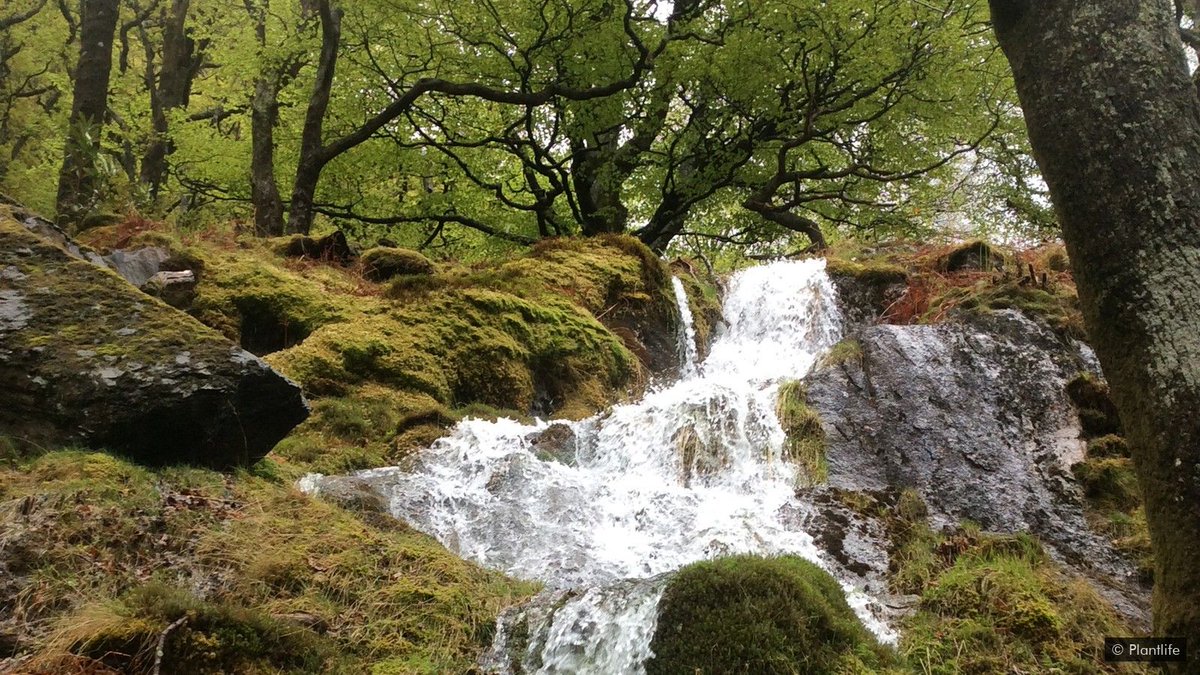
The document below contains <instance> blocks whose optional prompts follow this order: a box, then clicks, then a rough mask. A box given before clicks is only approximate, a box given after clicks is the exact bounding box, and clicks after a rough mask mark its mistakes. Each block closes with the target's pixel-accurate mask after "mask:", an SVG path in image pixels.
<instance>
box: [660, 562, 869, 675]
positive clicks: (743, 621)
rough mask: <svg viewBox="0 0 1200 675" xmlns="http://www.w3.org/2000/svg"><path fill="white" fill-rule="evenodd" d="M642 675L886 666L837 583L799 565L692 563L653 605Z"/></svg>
mask: <svg viewBox="0 0 1200 675" xmlns="http://www.w3.org/2000/svg"><path fill="white" fill-rule="evenodd" d="M650 648H651V650H652V651H653V652H654V657H653V658H652V659H650V660H649V661H648V662H647V663H646V672H647V674H648V675H659V674H665V673H671V674H676V673H678V674H682V673H687V674H689V675H691V674H694V673H755V674H759V673H761V674H763V675H768V674H770V673H781V674H782V673H812V674H813V675H820V674H822V673H849V672H872V669H877V668H879V667H880V666H885V665H887V664H888V663H889V662H890V660H891V655H890V653H889V652H888V651H887V650H886V649H885V648H883V647H881V646H880V645H879V644H878V643H877V642H876V641H875V639H874V637H873V636H872V635H871V634H870V633H869V632H868V631H867V630H866V628H864V627H863V625H862V623H861V622H859V620H858V617H856V616H855V615H854V612H853V611H852V610H851V609H850V607H849V605H847V604H846V598H845V596H844V595H843V593H842V589H841V587H840V586H838V583H837V582H836V581H835V580H834V579H833V577H831V576H829V574H827V573H826V572H825V571H824V570H822V569H820V568H819V567H817V566H816V565H814V564H813V563H810V562H808V561H807V560H804V559H802V558H796V557H780V558H759V557H754V556H736V557H731V558H722V559H718V560H713V561H708V562H701V563H696V564H693V565H689V566H688V567H685V568H683V569H682V570H680V571H679V572H678V573H677V574H676V575H675V577H674V578H672V579H671V581H670V583H669V584H668V586H667V589H666V592H665V593H664V594H663V599H662V602H661V603H660V605H659V614H658V628H657V630H656V631H655V634H654V639H653V641H652V642H651V645H650Z"/></svg>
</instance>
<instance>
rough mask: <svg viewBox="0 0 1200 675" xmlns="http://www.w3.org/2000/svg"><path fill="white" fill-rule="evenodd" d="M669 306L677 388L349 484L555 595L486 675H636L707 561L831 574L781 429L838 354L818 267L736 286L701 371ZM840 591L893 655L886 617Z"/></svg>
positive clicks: (864, 599)
mask: <svg viewBox="0 0 1200 675" xmlns="http://www.w3.org/2000/svg"><path fill="white" fill-rule="evenodd" d="M675 294H676V299H677V301H678V302H679V308H680V315H681V318H682V321H683V326H682V330H681V335H682V336H683V338H684V339H682V340H681V343H680V359H681V364H682V368H681V377H680V379H679V380H678V381H675V382H673V383H669V384H666V385H663V386H660V387H657V388H654V389H652V390H651V391H649V392H648V393H647V394H646V395H645V396H644V397H642V399H641V400H639V401H637V402H633V403H628V404H623V405H618V406H615V407H613V408H612V409H611V410H609V411H607V412H604V413H602V414H600V415H597V416H594V417H591V418H588V419H585V420H582V421H579V422H569V423H564V422H553V423H552V422H546V421H538V422H537V423H535V424H521V423H518V422H515V421H512V420H505V419H502V420H498V421H495V422H492V421H484V420H474V419H468V420H464V421H463V422H461V423H459V424H458V426H457V427H456V428H455V429H454V431H453V432H452V433H451V434H450V435H449V436H447V437H445V438H442V439H440V440H439V441H437V442H436V443H434V445H433V446H432V447H430V448H429V449H427V450H425V451H423V452H421V453H420V454H419V455H418V456H417V457H416V458H415V460H414V461H413V462H412V463H411V464H408V465H406V466H405V467H404V468H403V469H401V468H397V467H393V468H382V469H374V470H370V471H365V472H362V473H359V474H356V476H357V477H359V478H361V479H364V480H365V481H366V482H368V483H369V484H370V485H371V486H373V487H374V489H376V490H378V491H380V492H381V493H382V494H383V495H384V496H385V497H386V498H387V499H388V500H389V503H390V509H391V512H392V513H393V514H394V515H395V516H396V517H397V518H400V519H403V520H404V521H406V522H408V523H410V524H411V525H412V526H413V527H416V528H417V529H420V530H422V531H424V532H427V533H428V534H430V535H432V536H434V537H436V538H437V539H438V540H439V541H441V542H442V543H443V544H444V545H445V546H446V547H448V548H449V549H450V550H452V551H454V552H455V553H457V554H458V555H460V556H462V557H464V558H466V559H469V560H473V561H475V562H477V563H479V564H480V565H483V566H486V567H489V568H493V569H497V570H502V571H503V572H505V573H507V574H509V575H512V576H515V577H520V578H525V579H535V580H538V581H541V582H543V583H544V585H545V590H544V591H543V592H542V593H541V594H539V595H538V596H537V597H535V598H534V599H533V600H531V601H530V602H528V603H526V604H524V605H522V606H519V607H515V608H511V609H509V610H507V611H506V612H505V613H504V614H503V615H502V616H501V617H500V620H499V625H498V627H497V631H496V637H495V640H494V643H493V645H492V647H491V649H490V650H489V651H488V653H487V654H485V655H484V656H483V658H482V661H481V664H480V665H481V668H482V669H483V670H484V671H485V672H490V673H521V672H526V673H547V674H549V673H564V674H565V673H597V674H610V673H611V674H617V673H633V674H637V673H642V672H643V667H642V664H643V663H644V661H645V660H646V659H647V658H648V657H649V656H650V655H651V652H650V643H651V638H652V637H653V634H654V628H655V617H656V613H657V605H658V601H659V599H660V597H661V595H662V592H663V589H664V588H665V586H666V583H667V581H668V579H669V577H670V574H671V573H672V572H674V571H675V570H678V569H679V568H680V567H683V566H684V565H687V564H689V563H692V562H695V561H698V560H704V559H708V558H713V557H716V556H722V555H730V554H738V553H756V554H761V555H778V554H792V555H799V556H802V557H804V558H807V559H809V560H812V561H814V562H816V563H817V564H820V565H822V566H823V567H826V568H827V569H830V570H831V571H834V568H833V567H832V566H830V565H829V564H828V562H827V561H826V560H825V559H824V557H823V554H822V553H821V551H820V550H819V548H818V547H817V546H816V545H815V544H814V542H813V537H812V536H810V533H808V532H805V531H804V530H803V528H802V526H800V525H799V524H798V523H799V522H802V520H803V519H801V518H797V517H795V514H796V512H797V511H798V510H802V509H803V508H804V505H803V504H802V503H801V499H799V498H798V497H797V496H796V486H797V485H798V484H799V483H802V482H803V481H802V479H803V477H802V476H799V475H798V474H797V472H798V471H799V469H798V468H797V467H796V466H795V465H793V464H791V463H789V462H786V461H784V460H783V459H782V449H783V445H784V440H785V438H784V432H783V430H782V428H781V427H780V424H779V420H778V418H777V416H776V412H775V407H776V398H777V395H778V391H779V387H780V385H781V384H782V383H783V382H786V381H787V380H791V379H796V378H800V377H803V376H804V375H805V374H806V373H807V372H808V371H809V369H810V368H811V367H812V366H813V364H814V362H815V361H816V359H817V358H819V356H820V355H822V354H823V353H824V352H825V351H826V350H827V349H829V348H830V347H831V346H832V345H833V344H835V343H836V342H837V341H838V339H839V331H840V324H841V320H840V317H839V314H838V309H837V305H836V302H835V300H836V298H835V292H834V288H833V286H832V284H831V282H830V281H829V278H828V277H827V276H826V274H825V271H824V261H823V260H807V261H782V262H774V263H769V264H764V265H760V266H757V267H752V268H749V269H746V270H742V271H740V272H738V273H737V274H735V275H734V276H733V277H732V278H731V279H730V282H729V285H728V289H727V292H726V296H725V299H724V307H723V311H724V316H725V321H726V322H727V323H726V325H725V326H724V327H723V328H722V329H721V330H720V331H719V332H718V334H717V335H716V337H715V339H714V340H713V343H712V345H711V349H710V351H709V354H708V356H707V358H705V359H704V360H703V361H698V358H697V352H696V346H695V340H694V335H695V333H694V330H693V327H692V322H691V321H692V316H691V312H690V311H689V310H688V305H687V302H686V295H685V294H684V293H683V287H682V284H681V283H680V282H679V281H678V280H675ZM547 439H553V440H552V441H548V440H547ZM302 486H303V487H305V488H306V489H309V490H314V489H315V490H319V489H320V476H310V477H308V478H306V479H305V480H304V481H303V482H302ZM843 585H844V586H845V587H846V590H847V598H848V600H849V602H850V605H851V606H852V607H853V608H854V609H855V611H856V613H857V614H858V615H859V616H860V618H862V620H863V621H864V623H865V624H866V625H867V627H868V628H870V629H871V630H872V631H873V632H875V633H876V634H877V635H878V636H879V637H880V638H881V639H883V640H885V641H891V640H894V639H895V635H894V634H893V633H892V631H891V630H890V629H889V628H888V626H887V625H886V624H885V623H884V622H883V621H882V620H881V619H880V618H879V616H880V613H879V612H878V611H877V609H878V607H877V603H875V602H874V601H873V599H872V598H870V597H869V596H868V595H867V594H865V593H863V592H862V591H860V590H858V589H856V588H853V587H851V586H849V585H848V584H846V583H845V582H843Z"/></svg>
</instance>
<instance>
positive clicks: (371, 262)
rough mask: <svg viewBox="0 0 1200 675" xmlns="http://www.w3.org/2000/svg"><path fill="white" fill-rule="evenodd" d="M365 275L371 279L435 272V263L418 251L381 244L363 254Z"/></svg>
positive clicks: (382, 279)
mask: <svg viewBox="0 0 1200 675" xmlns="http://www.w3.org/2000/svg"><path fill="white" fill-rule="evenodd" d="M361 262H362V270H363V276H364V277H366V278H367V279H370V280H371V281H385V280H387V279H391V278H393V277H397V276H401V275H405V276H420V275H430V274H433V271H434V266H433V263H432V262H431V261H430V260H429V258H426V257H425V256H424V255H422V254H421V253H419V252H418V251H413V250H409V249H406V248H392V247H388V246H380V247H378V248H373V249H370V250H368V251H366V252H364V253H363V254H362V259H361Z"/></svg>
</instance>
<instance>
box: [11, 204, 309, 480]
mask: <svg viewBox="0 0 1200 675" xmlns="http://www.w3.org/2000/svg"><path fill="white" fill-rule="evenodd" d="M0 271H2V274H0V434H4V435H7V436H13V437H16V438H19V439H25V440H28V441H30V442H34V443H39V444H43V445H44V444H67V443H79V444H84V445H88V446H91V447H96V448H101V449H107V450H112V451H114V452H119V453H121V454H125V455H128V456H130V457H132V458H134V459H136V460H138V461H142V462H146V463H151V464H164V463H191V464H202V465H206V466H214V467H227V466H233V465H237V464H245V463H249V462H253V461H256V460H257V459H259V458H261V457H262V456H263V455H265V454H266V453H267V452H269V451H270V449H271V448H272V447H273V446H274V445H275V443H277V442H278V441H279V440H280V439H281V438H283V436H284V435H286V434H287V432H288V431H290V430H291V429H292V428H293V427H294V426H295V425H297V424H299V423H300V422H301V421H303V420H304V418H305V417H306V416H307V415H308V406H307V404H306V403H305V401H304V399H303V397H302V396H301V394H300V389H299V388H298V387H297V386H296V385H295V384H294V383H292V382H291V381H290V380H288V379H286V378H284V377H283V376H282V375H279V374H278V373H276V372H275V371H274V370H272V369H271V368H270V367H269V366H267V365H266V364H265V363H263V362H262V361H261V360H259V359H258V358H257V357H255V356H254V355H252V354H250V353H248V352H246V351H244V350H242V349H240V348H238V347H237V346H235V345H233V344H232V343H230V342H229V341H228V340H226V339H225V338H223V337H222V336H220V335H219V334H218V333H216V332H214V331H212V330H210V329H208V328H206V327H204V326H203V325H201V324H200V323H198V322H197V321H195V320H194V319H192V318H191V317H189V316H187V315H185V314H183V313H181V312H178V311H176V310H174V309H172V308H170V307H168V306H166V305H164V304H162V303H160V302H159V301H157V300H154V299H152V298H150V297H148V296H146V295H145V294H143V293H142V292H140V291H139V290H137V289H136V288H134V287H133V286H131V285H129V284H128V283H126V281H124V280H123V279H121V278H120V277H118V276H117V275H115V274H113V273H112V272H110V271H108V270H104V269H101V268H100V267H98V266H96V265H94V264H91V263H89V262H84V261H82V260H79V259H78V258H76V257H73V256H72V255H70V254H69V253H68V252H67V251H65V250H63V249H62V248H60V247H58V246H57V245H55V244H53V243H51V242H49V241H47V240H45V239H42V238H40V237H38V236H37V235H35V234H34V233H32V232H30V231H28V230H27V229H26V228H24V227H22V225H21V224H19V223H17V222H14V221H13V220H4V219H0Z"/></svg>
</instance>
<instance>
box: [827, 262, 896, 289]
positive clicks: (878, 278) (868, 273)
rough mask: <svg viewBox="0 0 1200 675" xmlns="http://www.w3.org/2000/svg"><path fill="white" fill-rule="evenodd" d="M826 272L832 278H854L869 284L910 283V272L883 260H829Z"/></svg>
mask: <svg viewBox="0 0 1200 675" xmlns="http://www.w3.org/2000/svg"><path fill="white" fill-rule="evenodd" d="M825 270H826V272H828V273H829V274H830V275H831V276H846V277H853V278H855V279H858V280H861V281H863V282H866V283H869V284H873V285H874V284H881V285H887V284H902V283H905V282H907V281H908V270H906V269H905V268H903V267H901V266H899V265H895V264H892V263H889V262H885V261H882V260H863V261H854V260H846V259H844V258H836V257H834V258H829V259H827V260H826V261H825Z"/></svg>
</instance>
